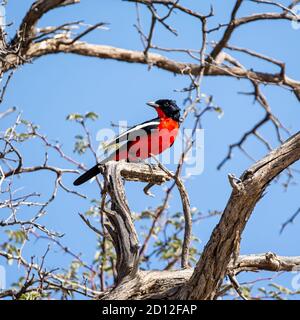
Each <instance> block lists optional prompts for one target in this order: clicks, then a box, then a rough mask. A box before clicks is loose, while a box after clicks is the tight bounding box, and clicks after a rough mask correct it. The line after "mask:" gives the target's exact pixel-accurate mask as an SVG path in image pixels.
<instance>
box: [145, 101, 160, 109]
mask: <svg viewBox="0 0 300 320" xmlns="http://www.w3.org/2000/svg"><path fill="white" fill-rule="evenodd" d="M147 105H148V106H150V107H152V108H159V105H158V104H157V103H155V102H152V101H150V102H147Z"/></svg>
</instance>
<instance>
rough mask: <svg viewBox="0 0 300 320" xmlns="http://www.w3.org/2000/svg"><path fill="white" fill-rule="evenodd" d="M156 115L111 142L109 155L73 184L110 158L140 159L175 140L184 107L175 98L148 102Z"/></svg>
mask: <svg viewBox="0 0 300 320" xmlns="http://www.w3.org/2000/svg"><path fill="white" fill-rule="evenodd" d="M147 105H148V106H150V107H152V108H154V109H155V110H156V112H157V117H156V118H154V119H152V120H148V121H145V122H143V123H141V124H139V125H136V126H134V127H132V128H130V129H128V130H127V131H125V132H123V133H121V134H120V135H119V136H117V137H115V138H114V139H113V140H112V141H110V142H108V143H107V144H106V146H105V148H107V149H109V148H112V147H114V148H115V150H114V151H113V152H112V154H110V155H109V156H108V157H107V158H105V159H104V160H102V161H100V162H99V163H97V164H96V165H95V166H94V167H92V168H91V169H89V170H88V171H86V172H85V173H84V174H82V175H81V176H80V177H79V178H77V179H76V180H75V181H74V182H73V184H74V185H75V186H79V185H81V184H83V183H85V182H87V181H88V180H90V179H92V178H93V177H95V176H96V175H97V174H99V173H100V171H101V170H100V166H101V165H103V164H105V163H107V162H109V161H112V160H114V161H121V160H125V161H127V162H135V163H136V162H141V161H143V160H145V159H148V158H150V157H151V156H152V155H154V156H155V155H159V154H161V153H162V152H164V151H165V150H167V149H169V148H171V147H172V145H173V144H174V142H175V140H176V138H177V136H178V132H179V129H180V124H181V122H182V118H181V114H180V112H181V109H180V108H179V107H178V106H177V104H176V101H175V100H170V99H160V100H157V101H155V102H147Z"/></svg>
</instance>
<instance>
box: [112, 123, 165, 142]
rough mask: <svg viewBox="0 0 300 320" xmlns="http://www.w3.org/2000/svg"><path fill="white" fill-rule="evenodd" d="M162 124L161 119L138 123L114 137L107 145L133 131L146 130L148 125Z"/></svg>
mask: <svg viewBox="0 0 300 320" xmlns="http://www.w3.org/2000/svg"><path fill="white" fill-rule="evenodd" d="M159 124H160V122H159V121H151V122H146V123H143V124H140V125H137V126H136V127H133V128H131V129H129V130H127V131H125V132H123V133H121V134H120V135H119V136H118V137H116V138H114V139H113V140H112V141H110V142H109V143H108V144H107V145H106V147H108V146H111V145H112V144H114V143H116V141H117V140H122V138H123V137H126V136H127V135H128V134H130V133H132V132H137V131H138V130H144V129H145V128H147V127H151V126H158V125H159Z"/></svg>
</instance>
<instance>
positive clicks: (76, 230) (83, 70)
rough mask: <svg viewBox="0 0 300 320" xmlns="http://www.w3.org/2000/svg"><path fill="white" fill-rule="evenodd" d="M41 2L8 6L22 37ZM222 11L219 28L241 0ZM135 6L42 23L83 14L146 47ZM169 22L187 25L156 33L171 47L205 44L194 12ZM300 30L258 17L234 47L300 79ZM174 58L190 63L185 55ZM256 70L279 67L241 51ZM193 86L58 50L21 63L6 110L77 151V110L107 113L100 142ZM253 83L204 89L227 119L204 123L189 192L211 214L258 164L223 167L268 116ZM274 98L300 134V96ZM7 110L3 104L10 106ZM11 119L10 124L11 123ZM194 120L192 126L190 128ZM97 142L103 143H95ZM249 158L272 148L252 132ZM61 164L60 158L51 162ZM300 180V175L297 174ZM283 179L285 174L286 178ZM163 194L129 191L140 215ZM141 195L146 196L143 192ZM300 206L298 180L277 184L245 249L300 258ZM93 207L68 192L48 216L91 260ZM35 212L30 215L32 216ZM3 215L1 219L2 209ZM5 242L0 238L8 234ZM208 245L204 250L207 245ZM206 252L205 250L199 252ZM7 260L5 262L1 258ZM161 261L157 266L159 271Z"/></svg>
mask: <svg viewBox="0 0 300 320" xmlns="http://www.w3.org/2000/svg"><path fill="white" fill-rule="evenodd" d="M31 3H32V1H27V0H26V1H25V0H23V1H19V0H10V1H9V3H8V5H7V12H6V13H7V22H8V23H9V22H13V23H14V24H13V26H12V27H10V28H9V29H8V32H9V34H11V35H12V34H13V32H14V31H15V29H16V28H17V26H18V25H19V23H20V21H21V18H22V16H23V15H24V13H25V12H26V10H27V9H28V7H29V6H30V4H31ZM182 3H183V4H186V5H188V6H192V7H193V6H194V8H195V9H197V10H199V11H201V12H208V11H209V7H208V6H207V5H200V4H198V5H196V4H194V2H193V1H183V2H182ZM212 3H213V4H214V7H215V14H216V16H215V17H214V18H212V19H211V22H210V27H214V26H216V25H217V24H218V23H219V22H223V23H224V22H226V21H228V17H229V12H230V9H231V8H232V5H233V3H234V1H231V0H230V1H226V4H224V3H225V1H220V0H219V1H218V0H215V1H212ZM282 3H288V1H282ZM264 10H274V11H276V8H275V9H274V8H272V7H270V6H265V5H259V6H257V5H253V4H251V3H249V2H248V1H245V4H244V6H243V7H242V9H241V11H240V13H239V15H240V16H243V15H247V14H249V13H255V12H260V11H264ZM135 17H136V16H135V7H134V5H133V4H130V3H127V2H122V1H117V0H113V1H111V0H110V1H109V0H106V1H96V0H89V1H87V0H85V1H84V0H82V2H81V4H79V5H75V6H71V7H66V8H63V9H59V10H55V11H53V12H50V13H49V14H47V15H46V16H45V17H44V18H43V19H42V21H41V23H40V25H41V26H47V25H59V24H61V23H63V22H66V21H76V20H84V21H85V22H87V23H96V22H101V21H104V22H109V30H108V31H104V30H99V31H95V32H94V33H93V34H90V35H88V36H87V37H86V39H85V40H86V41H90V42H93V43H99V44H106V45H113V46H117V47H122V48H128V49H135V50H141V49H142V46H141V43H140V41H139V37H138V34H137V32H136V30H135V28H134V27H133V24H134V23H135ZM142 19H143V26H144V27H145V28H147V27H148V26H149V16H148V15H147V13H146V12H145V11H142ZM170 23H172V25H173V26H174V27H175V28H176V29H177V30H178V32H179V36H178V37H175V36H173V35H171V34H170V33H168V32H166V31H165V30H164V29H162V28H161V27H159V28H158V29H157V32H156V33H155V35H154V42H155V43H156V44H157V45H161V46H164V47H172V46H173V47H182V48H183V47H189V48H194V49H199V47H200V45H201V33H200V31H201V30H200V29H199V28H200V27H199V25H198V24H197V21H196V20H193V19H190V18H187V17H186V16H185V15H183V14H177V15H176V17H175V18H172V19H171V20H170ZM299 33H300V30H294V29H293V28H292V27H291V23H290V22H287V21H283V22H282V21H276V22H271V23H269V22H257V23H254V24H251V25H248V26H242V27H240V28H239V29H238V30H237V31H236V33H235V34H234V35H233V37H232V39H231V40H230V44H232V45H236V46H239V47H247V48H249V49H251V50H256V51H258V52H260V53H263V54H266V55H269V56H272V57H274V58H276V59H278V60H282V61H285V62H286V66H287V73H288V75H289V76H291V77H293V78H295V79H299V78H300V67H299V60H298V56H299V51H300V42H299V41H297V39H299ZM220 34H221V33H215V34H212V35H211V36H210V39H209V40H215V41H216V40H218V39H219V36H220ZM166 55H167V56H169V57H171V58H177V59H179V60H183V61H188V59H187V58H186V57H184V56H182V55H177V56H174V55H173V54H169V55H168V54H166ZM236 57H237V58H241V59H242V62H243V63H244V65H245V66H247V67H252V68H254V69H257V70H264V71H270V72H273V71H274V70H275V69H274V67H273V66H271V67H270V66H269V65H266V64H265V63H262V62H259V61H257V60H255V59H253V58H248V57H247V56H245V55H241V54H237V55H236ZM187 85H188V78H186V77H183V76H174V75H173V74H171V73H167V72H164V71H161V70H158V69H156V68H152V69H151V71H148V70H147V66H145V65H135V64H127V63H123V62H115V61H110V60H100V59H94V58H85V57H79V56H75V55H64V54H59V55H53V56H47V57H44V58H41V59H39V60H36V61H34V63H33V64H27V65H25V66H23V67H22V68H20V69H19V70H18V71H17V72H16V73H15V75H14V77H13V80H12V82H11V84H10V86H9V88H8V91H7V96H6V100H5V104H4V106H5V107H10V106H16V107H17V108H18V110H20V111H22V113H23V117H24V118H25V119H28V120H31V121H33V122H34V123H37V124H39V125H40V128H41V129H40V131H41V132H43V133H44V134H46V135H47V136H48V137H49V139H53V140H56V139H57V140H59V141H60V142H61V143H62V144H63V147H64V150H65V152H66V153H68V154H72V151H73V139H74V136H75V135H76V134H78V132H79V128H78V127H77V126H76V125H74V123H70V122H66V120H65V118H66V116H67V115H68V114H69V113H72V112H78V113H85V112H87V111H95V112H97V113H99V115H100V118H99V119H98V120H97V121H96V122H95V123H91V130H92V134H93V138H94V139H95V137H96V133H97V131H98V130H99V129H100V128H103V127H108V126H109V125H110V122H111V121H112V122H117V121H119V120H124V119H127V120H128V123H129V124H132V125H133V124H136V123H139V122H142V121H145V120H147V119H150V118H151V117H153V116H154V114H153V111H152V110H151V109H150V108H148V107H147V106H146V105H145V102H147V101H149V100H156V99H159V98H172V99H175V100H177V102H178V104H179V105H181V106H182V102H183V100H184V98H185V95H184V94H182V93H179V92H175V91H174V90H175V89H182V88H183V87H186V86H187ZM251 90H252V87H251V86H250V85H249V83H247V82H246V81H243V80H241V81H237V80H234V79H230V78H225V77H224V78H205V79H204V82H203V86H202V92H203V93H205V94H207V95H213V97H214V101H215V103H216V104H217V105H218V106H220V107H221V108H222V109H223V110H224V116H223V117H222V118H221V119H219V118H218V117H217V115H216V114H214V113H209V114H207V115H206V116H205V117H204V119H203V127H204V129H205V167H204V172H203V174H202V175H200V176H196V177H193V178H192V179H190V180H189V181H187V183H186V185H187V189H188V191H189V194H190V198H191V203H192V206H195V207H197V208H198V209H199V210H200V211H201V212H207V211H208V210H220V211H222V210H223V209H224V207H225V205H226V203H227V200H228V198H229V195H230V193H231V188H230V185H229V183H228V179H227V175H228V173H234V174H235V175H237V176H238V175H240V174H241V173H242V172H243V171H244V170H245V169H246V168H247V167H249V165H250V164H251V161H249V159H247V158H245V156H244V155H243V154H241V153H240V152H239V151H237V150H236V151H235V152H234V158H233V159H232V160H231V161H230V162H228V163H227V164H226V165H225V166H224V167H223V168H222V170H221V171H217V170H216V167H217V165H218V164H219V162H220V161H221V160H222V159H223V157H224V156H225V155H226V153H227V147H228V145H229V144H230V143H232V142H236V141H237V140H239V138H240V136H241V135H242V134H243V133H244V132H245V131H246V130H248V129H250V128H251V127H252V126H253V125H254V124H255V123H256V121H258V120H259V119H261V118H262V117H263V115H264V114H263V112H262V110H261V108H260V106H258V105H257V104H253V101H252V97H249V96H245V95H240V94H237V92H240V91H251ZM262 90H263V92H264V94H265V95H266V96H267V98H268V99H269V102H270V105H271V107H272V110H273V112H274V114H275V115H277V116H278V117H279V118H280V119H281V120H282V122H283V123H284V124H285V125H286V126H287V127H289V128H290V130H291V132H292V133H295V132H296V131H298V130H299V116H300V109H299V102H298V101H297V100H296V98H295V97H294V96H293V95H292V94H290V93H289V92H288V91H287V90H285V89H281V88H277V87H265V88H262ZM2 108H3V107H2ZM10 121H12V118H7V119H6V120H5V121H2V123H4V125H8V124H9V123H10ZM188 125H190V124H189V123H187V124H186V126H188ZM261 133H262V134H264V135H265V136H266V137H267V138H268V139H269V141H270V142H271V144H272V145H273V146H274V147H275V146H276V145H277V141H276V139H275V138H276V137H275V132H274V130H273V128H272V127H271V125H266V126H265V127H264V128H263V130H261ZM95 142H96V141H95ZM246 147H247V150H248V151H249V152H250V154H251V155H252V156H253V157H254V158H256V159H259V158H260V157H262V156H263V155H264V154H266V150H265V148H264V147H263V146H262V145H261V144H259V143H258V142H257V141H256V140H254V139H253V138H250V139H249V141H248V142H247V143H246ZM23 152H24V154H25V158H26V160H25V164H26V165H32V164H37V163H38V162H39V161H41V159H42V158H43V152H41V150H40V149H39V148H38V145H37V146H36V147H35V148H33V147H32V146H31V147H30V148H28V149H27V148H26V146H25V147H24V150H23ZM74 158H76V159H77V160H79V161H81V162H84V163H85V164H86V165H87V166H91V165H93V164H94V163H93V159H92V157H91V155H86V156H82V157H79V156H77V155H74ZM51 161H52V162H51ZM50 162H51V163H52V164H53V165H56V166H65V167H68V166H69V167H70V165H68V164H67V163H65V162H62V161H61V160H59V159H57V158H55V157H54V158H53V159H52V160H51V159H50ZM50 178H51V176H49V174H47V173H44V174H37V175H30V177H24V178H22V179H20V180H18V181H17V182H16V183H17V185H19V186H23V187H24V189H23V191H26V192H30V191H32V190H36V189H39V190H43V192H50V191H51V189H49V179H50ZM297 178H298V179H299V177H297V176H296V179H297ZM73 179H74V177H73V176H72V175H70V176H66V177H65V178H64V182H65V184H66V185H68V186H71V184H72V181H73ZM282 181H283V180H281V182H282ZM154 190H155V193H156V194H157V197H156V199H150V198H148V197H146V196H145V195H144V194H143V193H142V185H140V184H132V183H131V184H128V188H127V191H128V197H129V203H130V205H131V207H132V210H134V211H135V212H139V211H141V210H143V209H145V208H146V207H154V206H155V205H157V204H158V203H159V200H160V199H161V196H162V194H161V193H160V192H159V188H158V187H157V188H155V189H154ZM80 191H82V192H83V193H86V194H88V195H89V196H91V197H97V194H95V191H94V188H93V184H86V185H84V186H83V187H81V188H80ZM137 192H138V193H139V196H138V197H136V194H137ZM171 204H172V206H171V208H170V210H176V209H178V208H179V206H180V203H179V201H178V199H177V195H176V196H174V197H173V198H172V203H171ZM299 206H300V203H299V186H297V185H296V186H291V187H290V188H289V189H288V191H287V192H284V191H283V188H282V186H281V183H277V184H272V185H271V186H270V187H269V188H268V192H267V194H266V196H265V197H264V198H263V199H262V201H260V202H259V204H258V205H257V207H256V209H255V212H254V213H253V215H252V217H251V219H250V221H249V223H248V224H247V227H246V230H245V232H244V234H243V240H242V247H241V253H242V254H250V253H264V252H268V251H273V252H275V253H277V254H280V255H298V254H299V250H298V248H299V246H298V243H299V240H300V237H299V232H298V230H299V223H300V221H297V220H296V223H295V225H292V226H289V227H288V228H287V229H286V231H285V232H284V233H283V234H282V235H281V236H279V230H280V226H281V223H282V222H284V221H285V220H286V219H287V218H288V217H289V216H290V215H292V214H293V213H294V212H295V211H296V210H297V209H298V207H299ZM87 209H88V203H87V202H86V201H83V200H80V199H77V198H74V196H71V195H69V194H66V193H64V192H62V191H60V192H59V194H58V198H57V200H56V201H55V202H54V203H53V204H51V206H50V207H49V212H48V214H47V216H46V217H45V218H43V219H44V220H43V223H45V224H46V225H47V226H48V227H49V228H52V229H55V230H58V231H60V232H62V233H64V234H65V237H64V239H63V243H65V244H66V245H68V246H69V247H71V248H73V250H74V251H76V252H82V253H83V257H84V258H86V259H87V260H88V261H91V259H92V258H93V253H94V249H95V236H94V235H93V234H92V233H91V232H90V231H89V230H88V229H87V228H86V226H85V225H83V223H82V221H81V220H80V218H79V217H78V212H84V211H86V210H87ZM24 214H25V215H26V214H29V212H24ZM0 218H1V215H0ZM217 222H218V218H212V219H210V220H206V221H203V222H201V223H199V224H197V225H195V226H194V229H193V232H194V234H195V235H197V236H198V237H199V238H200V239H201V241H202V245H203V244H205V243H206V241H207V240H208V239H209V236H210V233H211V231H212V228H213V227H214V226H215V225H216V223H217ZM0 239H1V236H0ZM202 245H201V246H202ZM46 246H47V243H42V242H40V241H39V242H36V243H32V244H31V245H30V246H28V248H29V249H28V252H26V254H28V255H29V256H30V255H32V254H34V255H37V256H38V255H40V254H41V253H42V252H44V251H43V250H44V249H45V248H46ZM199 249H200V250H201V247H200V248H199ZM56 250H57V254H53V255H51V256H50V258H49V259H48V265H49V266H51V267H56V266H57V265H59V266H60V265H61V263H68V261H69V259H68V258H67V257H65V259H62V258H61V256H62V253H61V252H59V250H58V249H56ZM2 262H3V261H1V260H0V264H1V263H2ZM159 266H160V264H159V262H158V263H157V267H159ZM17 270H18V268H17V266H12V267H9V268H8V269H7V274H8V283H10V282H12V281H14V280H15V279H16V276H17V274H18V271H17ZM265 276H269V274H268V273H262V274H261V275H259V276H258V275H255V274H250V275H242V276H241V277H240V279H241V281H244V280H249V279H253V280H254V279H257V278H258V277H261V278H263V277H265ZM292 277H293V276H292V275H289V274H286V275H283V276H281V277H280V278H279V279H280V280H279V279H278V280H277V281H278V282H280V283H283V284H284V285H286V286H288V287H290V284H291V279H292Z"/></svg>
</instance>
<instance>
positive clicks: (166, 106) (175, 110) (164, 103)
mask: <svg viewBox="0 0 300 320" xmlns="http://www.w3.org/2000/svg"><path fill="white" fill-rule="evenodd" d="M147 104H148V105H149V106H150V107H153V108H155V109H156V110H157V112H158V113H160V112H163V114H164V115H165V116H167V117H168V118H172V119H173V120H176V121H178V122H180V108H179V107H178V106H177V104H176V101H175V100H169V99H160V100H157V101H155V102H148V103H147Z"/></svg>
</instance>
